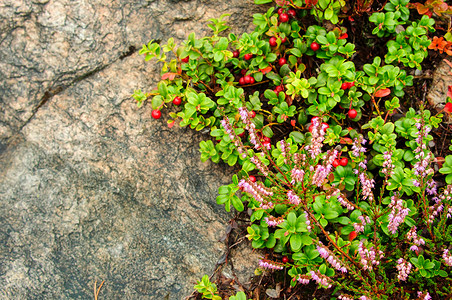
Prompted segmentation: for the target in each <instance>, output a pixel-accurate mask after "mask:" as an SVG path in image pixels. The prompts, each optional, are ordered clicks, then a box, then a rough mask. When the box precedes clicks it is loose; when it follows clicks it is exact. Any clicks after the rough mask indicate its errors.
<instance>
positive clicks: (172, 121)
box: [168, 120, 176, 128]
mask: <svg viewBox="0 0 452 300" xmlns="http://www.w3.org/2000/svg"><path fill="white" fill-rule="evenodd" d="M174 124H176V122H174V120H169V121H168V128H172V127H173V126H174Z"/></svg>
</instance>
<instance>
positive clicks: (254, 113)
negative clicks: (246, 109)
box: [250, 110, 256, 119]
mask: <svg viewBox="0 0 452 300" xmlns="http://www.w3.org/2000/svg"><path fill="white" fill-rule="evenodd" d="M255 116H256V112H255V111H254V110H252V111H250V118H251V119H252V118H254V117H255Z"/></svg>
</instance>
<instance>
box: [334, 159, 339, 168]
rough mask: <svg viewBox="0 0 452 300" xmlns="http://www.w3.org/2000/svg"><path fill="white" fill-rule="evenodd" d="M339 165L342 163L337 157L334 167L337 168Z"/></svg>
mask: <svg viewBox="0 0 452 300" xmlns="http://www.w3.org/2000/svg"><path fill="white" fill-rule="evenodd" d="M339 165H340V163H339V159H337V158H336V159H335V160H334V161H333V167H335V168H337V167H339Z"/></svg>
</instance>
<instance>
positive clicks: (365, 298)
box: [359, 295, 372, 300]
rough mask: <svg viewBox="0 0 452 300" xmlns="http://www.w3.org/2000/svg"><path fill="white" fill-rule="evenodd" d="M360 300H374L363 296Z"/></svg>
mask: <svg viewBox="0 0 452 300" xmlns="http://www.w3.org/2000/svg"><path fill="white" fill-rule="evenodd" d="M359 300H372V299H371V298H369V297H366V296H364V295H362V296H361V297H359Z"/></svg>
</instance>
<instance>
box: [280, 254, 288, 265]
mask: <svg viewBox="0 0 452 300" xmlns="http://www.w3.org/2000/svg"><path fill="white" fill-rule="evenodd" d="M282 262H283V263H285V264H287V263H288V262H289V258H288V257H287V256H285V255H284V256H283V258H282Z"/></svg>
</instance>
